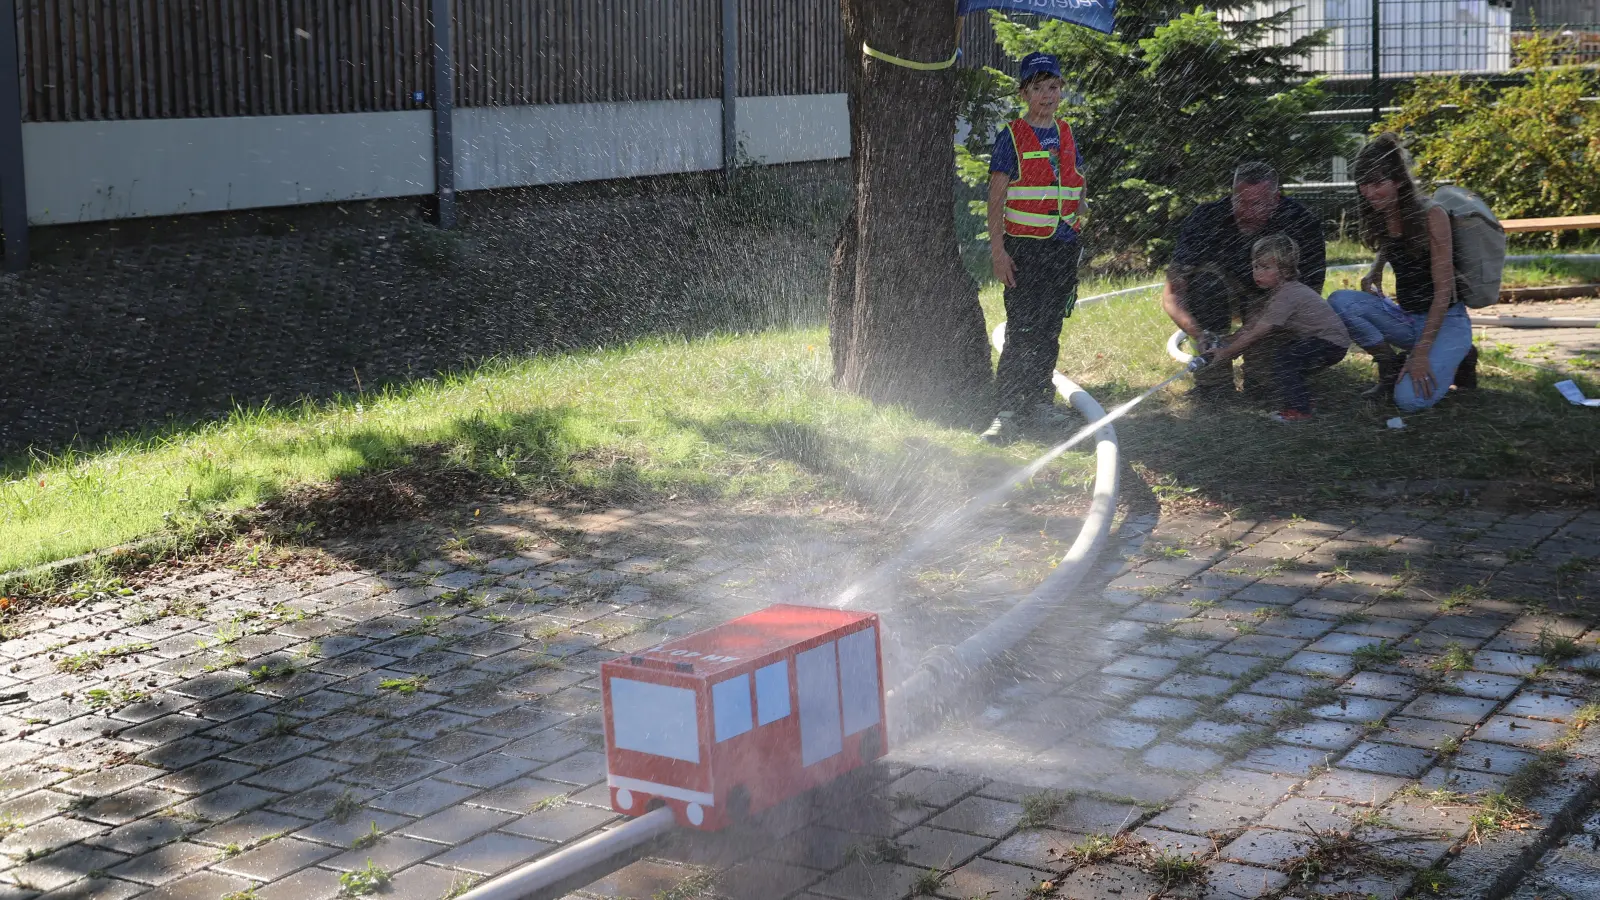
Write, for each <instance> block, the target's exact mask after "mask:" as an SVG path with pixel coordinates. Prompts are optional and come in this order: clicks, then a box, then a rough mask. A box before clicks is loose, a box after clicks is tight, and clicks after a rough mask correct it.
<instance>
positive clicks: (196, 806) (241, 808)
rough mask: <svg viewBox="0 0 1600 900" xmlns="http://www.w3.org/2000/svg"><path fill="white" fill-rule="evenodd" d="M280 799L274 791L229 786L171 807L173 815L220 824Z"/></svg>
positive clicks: (243, 786)
mask: <svg viewBox="0 0 1600 900" xmlns="http://www.w3.org/2000/svg"><path fill="white" fill-rule="evenodd" d="M282 797H283V795H282V794H279V793H276V792H274V791H263V790H261V789H259V788H253V787H248V786H246V785H242V784H230V785H227V786H226V787H220V788H217V789H216V790H214V791H209V792H207V793H204V794H201V795H200V796H198V797H195V798H194V799H192V800H190V801H188V802H187V803H180V804H178V805H177V806H175V807H173V813H175V814H177V815H181V816H186V817H198V818H200V819H203V820H205V821H208V822H220V821H222V820H224V819H231V818H233V817H234V816H237V815H239V814H240V813H244V812H248V811H250V810H252V809H257V808H260V807H262V806H265V805H267V804H268V803H271V802H273V801H275V800H279V799H281V798H282Z"/></svg>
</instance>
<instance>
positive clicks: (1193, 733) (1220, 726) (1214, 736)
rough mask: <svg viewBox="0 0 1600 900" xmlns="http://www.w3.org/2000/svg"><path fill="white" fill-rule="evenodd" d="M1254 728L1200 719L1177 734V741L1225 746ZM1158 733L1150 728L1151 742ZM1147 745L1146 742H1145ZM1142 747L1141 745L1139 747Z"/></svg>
mask: <svg viewBox="0 0 1600 900" xmlns="http://www.w3.org/2000/svg"><path fill="white" fill-rule="evenodd" d="M1254 730H1255V728H1253V727H1252V726H1249V725H1238V724H1224V723H1221V722H1212V721H1209V720H1206V719H1201V720H1200V721H1198V722H1195V723H1193V724H1191V725H1190V726H1189V727H1188V728H1185V729H1184V730H1182V731H1180V732H1178V735H1177V737H1178V740H1180V741H1188V742H1189V743H1191V744H1211V745H1213V746H1216V745H1223V744H1227V743H1229V742H1231V741H1234V740H1236V739H1237V738H1239V737H1240V736H1241V735H1245V734H1249V733H1250V732H1251V731H1254ZM1159 733H1160V732H1159V731H1157V730H1156V729H1155V728H1153V727H1152V728H1151V734H1150V737H1151V740H1154V739H1155V736H1156V735H1157V734H1159ZM1146 743H1148V741H1147V742H1146ZM1141 746H1142V745H1141Z"/></svg>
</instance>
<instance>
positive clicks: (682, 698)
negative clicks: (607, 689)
mask: <svg viewBox="0 0 1600 900" xmlns="http://www.w3.org/2000/svg"><path fill="white" fill-rule="evenodd" d="M611 731H612V734H613V735H614V736H615V738H616V745H617V747H618V748H620V749H622V750H632V751H634V752H636V753H650V754H654V755H656V756H665V757H668V758H671V759H681V760H683V761H684V762H692V763H697V762H699V761H700V722H699V717H698V716H697V715H696V713H695V704H694V691H691V690H689V689H688V688H679V687H670V686H668V685H664V684H650V683H649V682H645V681H632V680H630V679H627V678H613V679H611Z"/></svg>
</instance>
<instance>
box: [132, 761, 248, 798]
mask: <svg viewBox="0 0 1600 900" xmlns="http://www.w3.org/2000/svg"><path fill="white" fill-rule="evenodd" d="M255 771H256V768H255V767H254V766H247V765H244V764H243V763H234V762H228V761H227V760H222V759H208V760H206V761H205V762H200V763H196V764H194V765H192V766H189V767H188V768H185V769H180V770H179V771H176V772H173V773H171V774H169V775H163V776H162V777H160V778H157V779H155V780H154V781H152V782H150V785H151V786H152V787H157V788H161V789H162V790H168V791H177V792H179V793H182V794H199V793H203V792H205V791H209V790H211V789H212V788H214V787H218V786H220V785H224V784H228V783H230V782H233V781H237V780H239V779H240V778H243V777H245V776H247V775H249V774H250V773H252V772H255Z"/></svg>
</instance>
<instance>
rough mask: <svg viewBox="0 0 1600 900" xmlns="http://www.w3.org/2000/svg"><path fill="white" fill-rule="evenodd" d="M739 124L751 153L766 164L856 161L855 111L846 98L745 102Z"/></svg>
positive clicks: (823, 96) (743, 99)
mask: <svg viewBox="0 0 1600 900" xmlns="http://www.w3.org/2000/svg"><path fill="white" fill-rule="evenodd" d="M737 118H738V124H739V140H740V141H741V142H743V144H744V150H745V152H746V153H747V154H749V155H750V157H751V158H753V159H756V160H758V161H761V162H766V163H773V164H776V163H793V162H811V161H812V160H818V159H844V158H846V157H848V156H849V155H850V107H849V104H848V102H847V100H846V95H844V94H810V95H803V96H797V97H740V98H739V106H738V110H737Z"/></svg>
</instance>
